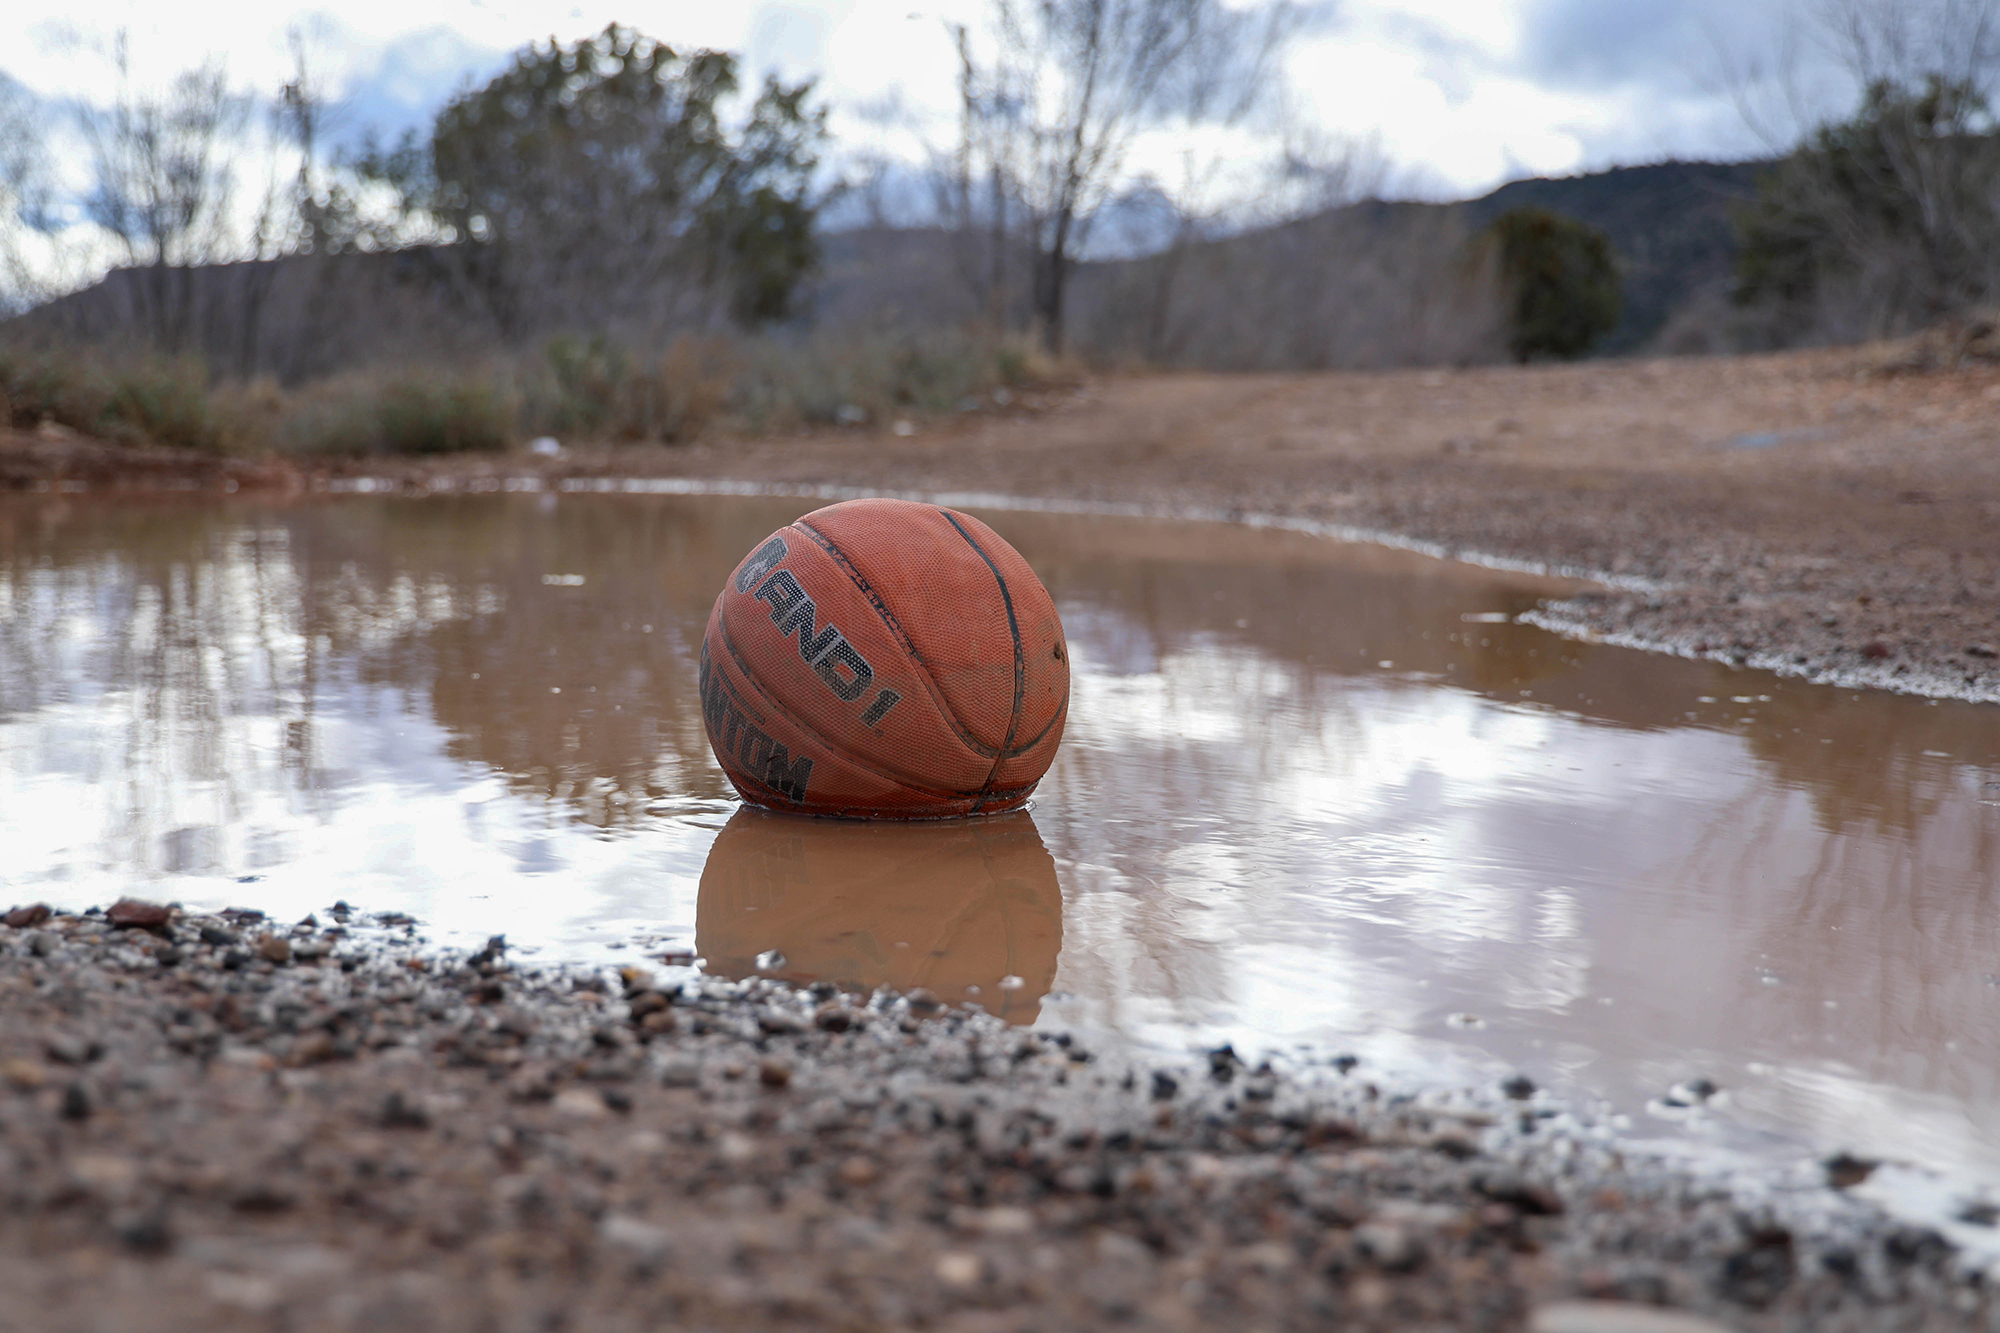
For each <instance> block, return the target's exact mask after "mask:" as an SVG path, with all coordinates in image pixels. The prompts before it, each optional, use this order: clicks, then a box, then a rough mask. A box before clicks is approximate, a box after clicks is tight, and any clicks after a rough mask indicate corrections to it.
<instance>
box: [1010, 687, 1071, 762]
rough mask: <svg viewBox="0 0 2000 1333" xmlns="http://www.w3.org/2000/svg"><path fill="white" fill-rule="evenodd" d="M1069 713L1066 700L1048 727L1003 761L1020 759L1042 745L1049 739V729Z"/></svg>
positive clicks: (1011, 751)
mask: <svg viewBox="0 0 2000 1333" xmlns="http://www.w3.org/2000/svg"><path fill="white" fill-rule="evenodd" d="M1067 712H1069V700H1067V699H1065V700H1063V701H1062V703H1060V704H1058V705H1057V706H1056V715H1055V716H1054V717H1052V718H1050V719H1049V720H1048V725H1047V726H1044V727H1043V728H1042V729H1041V730H1040V731H1038V732H1036V733H1035V735H1034V737H1033V739H1031V740H1025V741H1022V742H1021V743H1020V744H1019V745H1017V746H1015V747H1014V748H1013V749H1011V750H1009V751H1007V753H1006V754H1004V755H1002V756H1001V757H1002V758H1003V759H1019V758H1020V757H1021V756H1022V755H1024V754H1026V753H1028V751H1030V750H1032V749H1034V748H1035V747H1036V746H1037V745H1040V744H1041V743H1042V741H1043V740H1045V739H1046V738H1047V737H1048V734H1049V729H1050V728H1051V727H1053V726H1055V725H1056V723H1058V722H1060V721H1062V720H1063V715H1064V714H1065V713H1067Z"/></svg>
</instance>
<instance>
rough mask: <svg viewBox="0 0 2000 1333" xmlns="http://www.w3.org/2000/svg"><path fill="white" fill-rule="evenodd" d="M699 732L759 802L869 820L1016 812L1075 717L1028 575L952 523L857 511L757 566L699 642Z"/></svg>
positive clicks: (896, 507) (780, 540) (734, 578)
mask: <svg viewBox="0 0 2000 1333" xmlns="http://www.w3.org/2000/svg"><path fill="white" fill-rule="evenodd" d="M701 704H702V718H703V721H704V723H705V724H706V726H707V729H708V741H709V744H710V745H711V746H713V747H714V749H715V757H716V759H717V760H719V761H720V762H721V764H722V770H723V772H724V773H726V774H728V776H729V780H730V781H731V782H732V783H734V784H735V786H736V790H737V791H738V792H739V793H741V794H742V796H743V799H744V800H746V801H749V802H750V803H752V804H753V805H761V806H766V807H768V808H770V809H773V810H789V811H794V812H797V813H800V814H811V815H841V816H847V817H850V818H861V819H945V818H951V817H953V816H959V815H978V814H995V813H999V812H1001V811H1005V810H1017V809H1019V808H1020V807H1021V806H1022V805H1023V804H1025V803H1026V802H1027V799H1028V797H1029V796H1030V795H1031V794H1032V793H1033V792H1034V790H1035V784H1036V783H1038V782H1040V781H1041V779H1042V775H1043V774H1044V773H1047V772H1048V771H1049V764H1050V763H1051V762H1052V761H1053V760H1054V758H1055V753H1056V746H1057V745H1058V744H1059V743H1060V742H1061V740H1062V730H1063V719H1064V717H1065V716H1066V714H1067V713H1068V709H1069V648H1068V645H1067V644H1066V643H1065V642H1064V640H1063V631H1062V622H1061V620H1059V619H1058V618H1057V616H1056V608H1055V603H1054V602H1053V601H1052V600H1050V598H1049V593H1048V589H1046V588H1044V587H1043V586H1042V582H1041V580H1040V579H1038V578H1036V577H1035V572H1034V571H1033V570H1032V569H1029V568H1028V562H1027V561H1025V560H1023V559H1022V558H1021V555H1020V553H1019V552H1018V551H1016V550H1015V549H1014V548H1013V547H1011V546H1009V545H1008V544H1007V543H1006V542H1004V541H1002V540H1001V539H1000V537H999V535H998V534H996V533H995V532H994V531H993V529H991V528H989V527H987V526H986V525H985V524H984V523H981V522H980V521H979V520H978V519H976V518H973V517H972V516H971V515H970V514H961V513H959V512H958V511H957V510H953V509H945V508H942V507H941V506H938V505H931V504H919V503H916V502H914V501H910V500H849V501H846V502H845V503H842V504H836V505H829V506H827V507H826V508H825V509H819V510H815V511H814V512H812V513H810V514H807V515H806V516H805V517H804V518H801V519H799V520H798V521H797V522H795V523H792V524H790V525H789V526H787V527H783V528H780V529H779V530H778V531H777V532H774V533H772V534H771V536H770V537H769V538H767V539H766V540H765V541H763V542H762V543H760V544H759V545H758V546H757V548H756V549H755V550H753V551H752V552H750V554H749V555H747V556H745V557H744V559H743V563H741V564H740V565H738V566H737V567H736V571H735V573H733V574H731V575H730V577H729V580H728V582H726V583H725V584H723V588H722V595H721V596H719V597H717V598H716V600H715V609H714V610H713V611H712V612H710V613H709V617H708V629H707V631H706V633H704V634H703V636H702V643H701Z"/></svg>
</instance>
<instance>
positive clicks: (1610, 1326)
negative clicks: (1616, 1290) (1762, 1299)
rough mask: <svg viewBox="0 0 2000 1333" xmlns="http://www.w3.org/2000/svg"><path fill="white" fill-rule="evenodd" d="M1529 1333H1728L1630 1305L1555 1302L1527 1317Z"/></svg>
mask: <svg viewBox="0 0 2000 1333" xmlns="http://www.w3.org/2000/svg"><path fill="white" fill-rule="evenodd" d="M1528 1329H1529V1333H1731V1330H1730V1328H1729V1327H1728V1325H1726V1324H1718V1323H1716V1322H1715V1321H1714V1320H1712V1319H1703V1318H1702V1317H1701V1316H1700V1315H1692V1314H1688V1313H1686V1312H1685V1311H1681V1310H1663V1309H1660V1308H1659V1307H1658V1306H1653V1305H1638V1304H1635V1303H1633V1302H1631V1301H1557V1302H1555V1303H1554V1304H1551V1305H1544V1306H1540V1307H1538V1308H1537V1309H1535V1310H1534V1311H1533V1312H1532V1313H1531V1314H1530V1315H1529V1316H1528Z"/></svg>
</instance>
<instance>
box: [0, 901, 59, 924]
mask: <svg viewBox="0 0 2000 1333" xmlns="http://www.w3.org/2000/svg"><path fill="white" fill-rule="evenodd" d="M53 915H55V913H53V912H51V911H50V910H49V905H48V904H47V903H30V904H28V905H27V906H26V907H16V908H12V909H11V910H9V911H8V913H7V915H5V916H0V922H4V923H6V924H7V925H9V926H12V927H13V928H14V929H15V930H27V929H28V928H29V927H31V926H39V925H41V924H42V922H44V921H47V920H48V919H49V918H50V917H51V916H53Z"/></svg>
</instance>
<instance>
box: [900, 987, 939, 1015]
mask: <svg viewBox="0 0 2000 1333" xmlns="http://www.w3.org/2000/svg"><path fill="white" fill-rule="evenodd" d="M903 999H904V1000H906V1001H908V1003H909V1006H910V1012H911V1013H913V1014H934V1013H936V1012H937V1011H938V1010H940V1009H942V1008H944V1001H942V1000H940V999H938V997H937V996H936V995H935V994H933V993H932V992H931V991H929V990H927V989H925V988H924V987H922V986H915V987H912V988H911V989H910V990H909V991H907V992H905V994H904V995H903Z"/></svg>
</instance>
